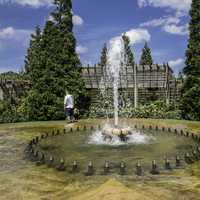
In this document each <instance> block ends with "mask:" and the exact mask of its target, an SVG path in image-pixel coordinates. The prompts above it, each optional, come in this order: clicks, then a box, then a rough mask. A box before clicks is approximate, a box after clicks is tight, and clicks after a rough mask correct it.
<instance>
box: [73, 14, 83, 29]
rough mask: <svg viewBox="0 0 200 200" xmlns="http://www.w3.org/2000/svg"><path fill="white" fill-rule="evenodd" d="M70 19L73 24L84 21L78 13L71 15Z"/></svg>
mask: <svg viewBox="0 0 200 200" xmlns="http://www.w3.org/2000/svg"><path fill="white" fill-rule="evenodd" d="M72 19H73V24H74V25H75V26H81V25H83V23H84V21H83V19H82V18H81V17H80V16H79V15H73V18H72Z"/></svg>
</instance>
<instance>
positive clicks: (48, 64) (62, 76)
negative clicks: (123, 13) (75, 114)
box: [21, 0, 84, 120]
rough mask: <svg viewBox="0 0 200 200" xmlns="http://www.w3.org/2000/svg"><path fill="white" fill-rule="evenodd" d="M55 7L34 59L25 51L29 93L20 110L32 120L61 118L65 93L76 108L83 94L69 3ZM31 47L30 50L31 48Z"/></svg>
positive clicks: (60, 1) (65, 0)
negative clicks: (71, 96) (29, 82)
mask: <svg viewBox="0 0 200 200" xmlns="http://www.w3.org/2000/svg"><path fill="white" fill-rule="evenodd" d="M54 4H55V10H54V11H53V12H52V13H51V15H52V17H53V19H54V20H53V21H47V22H46V24H45V27H44V30H43V33H42V36H41V39H40V40H39V42H38V43H37V44H38V45H37V46H38V47H39V48H38V49H37V51H36V53H35V54H36V56H35V57H36V58H37V60H36V61H35V57H34V56H33V55H32V53H31V54H30V53H29V52H28V58H29V59H27V60H28V61H29V62H27V64H26V65H25V66H26V71H27V72H29V73H30V74H31V75H30V77H31V78H30V80H31V82H32V90H31V91H30V92H29V95H28V96H27V97H26V99H25V100H24V102H23V104H22V107H21V108H23V109H24V110H25V111H26V114H27V116H28V119H32V120H38V119H39V120H52V119H61V118H63V117H64V111H63V100H64V95H65V91H66V90H67V91H68V92H70V93H71V94H72V95H73V96H74V98H75V104H76V105H77V106H79V105H80V102H79V100H80V98H81V96H82V95H83V93H84V83H83V80H82V77H81V63H80V60H79V58H78V55H77V54H76V51H75V49H76V40H75V38H74V35H73V23H72V11H71V10H72V3H71V0H55V2H54ZM32 44H33V42H31V46H30V49H31V51H32V49H34V48H33V45H32ZM30 60H34V62H36V63H37V65H36V64H33V63H34V62H30Z"/></svg>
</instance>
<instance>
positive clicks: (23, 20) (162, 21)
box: [0, 0, 191, 73]
mask: <svg viewBox="0 0 200 200" xmlns="http://www.w3.org/2000/svg"><path fill="white" fill-rule="evenodd" d="M190 4H191V0H167V1H166V0H118V1H117V0H73V13H74V17H73V21H74V33H75V35H76V39H77V52H78V53H79V54H80V58H81V61H82V63H84V64H87V63H89V64H94V63H96V62H98V59H99V55H100V51H101V49H102V46H103V44H104V43H105V42H109V40H110V39H111V38H113V37H116V36H119V35H121V34H122V33H124V32H126V33H127V35H128V36H129V37H130V39H131V44H132V46H133V51H134V54H135V59H136V61H137V62H138V61H139V57H140V53H141V49H142V47H143V45H144V41H148V43H149V46H150V47H151V49H152V54H153V58H154V61H155V63H159V64H161V63H163V62H169V64H170V65H171V66H172V68H173V69H174V71H175V72H176V73H177V72H178V71H180V70H181V68H182V67H183V66H184V59H185V49H186V47H187V39H188V21H189V16H188V11H189V9H190ZM52 9H53V7H52V6H51V0H0V72H4V71H8V70H14V71H19V70H20V69H22V68H23V66H24V57H25V55H26V50H27V47H28V44H29V39H30V34H31V33H32V32H33V31H34V27H35V26H36V25H40V26H41V27H42V26H43V25H44V23H45V21H46V20H47V19H48V18H49V13H50V12H51V10H52Z"/></svg>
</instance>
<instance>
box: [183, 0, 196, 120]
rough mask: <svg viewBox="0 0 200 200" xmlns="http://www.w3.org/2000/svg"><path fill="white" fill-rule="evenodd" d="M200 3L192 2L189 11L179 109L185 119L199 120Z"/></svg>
mask: <svg viewBox="0 0 200 200" xmlns="http://www.w3.org/2000/svg"><path fill="white" fill-rule="evenodd" d="M199 10H200V1H199V0H193V1H192V5H191V10H190V16H191V21H190V24H189V32H190V35H189V42H188V47H187V51H186V62H185V65H186V66H185V68H184V69H183V72H184V75H185V80H184V85H183V91H182V92H183V96H182V101H181V109H182V111H183V113H182V114H183V117H184V118H186V119H194V120H200V31H199V30H200V12H199Z"/></svg>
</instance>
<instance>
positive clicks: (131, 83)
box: [82, 64, 180, 107]
mask: <svg viewBox="0 0 200 200" xmlns="http://www.w3.org/2000/svg"><path fill="white" fill-rule="evenodd" d="M82 76H83V78H84V81H85V84H86V88H87V90H88V93H89V94H90V97H91V101H92V103H95V102H97V101H98V99H97V97H98V94H99V92H100V89H102V88H107V90H109V92H112V91H111V89H112V84H111V82H110V81H109V80H108V77H107V73H106V67H102V66H97V65H96V66H94V67H90V66H87V67H83V69H82ZM119 90H120V91H121V93H122V94H123V96H124V97H125V98H129V99H130V100H131V102H132V103H133V105H135V107H136V106H137V105H138V103H142V104H144V103H146V102H150V101H154V100H165V101H166V103H173V102H176V101H177V100H178V98H179V95H180V89H179V87H178V86H177V80H176V78H175V76H174V75H173V70H172V69H171V68H170V67H169V65H168V64H163V65H151V66H149V65H145V66H142V65H135V66H125V67H123V68H122V70H121V72H120V82H119Z"/></svg>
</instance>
